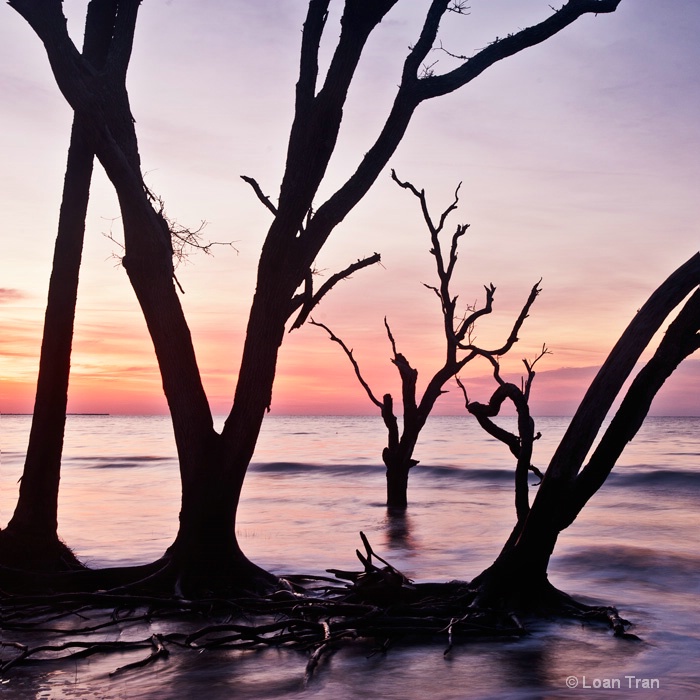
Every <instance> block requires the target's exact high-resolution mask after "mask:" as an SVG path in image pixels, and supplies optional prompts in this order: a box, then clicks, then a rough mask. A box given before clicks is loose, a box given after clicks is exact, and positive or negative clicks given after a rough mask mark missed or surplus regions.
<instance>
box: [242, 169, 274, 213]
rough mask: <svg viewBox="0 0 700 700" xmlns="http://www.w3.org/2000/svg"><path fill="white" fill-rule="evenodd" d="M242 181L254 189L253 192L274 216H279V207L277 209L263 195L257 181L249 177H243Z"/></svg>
mask: <svg viewBox="0 0 700 700" xmlns="http://www.w3.org/2000/svg"><path fill="white" fill-rule="evenodd" d="M241 180H243V182H247V183H248V184H249V185H250V186H251V187H252V188H253V192H255V195H256V196H257V198H258V199H259V200H260V201H261V202H262V203H263V205H264V206H265V207H266V208H267V209H269V210H270V211H271V212H272V215H273V216H277V207H275V205H274V204H273V203H272V202H271V201H270V198H269V197H268V196H267V195H266V194H263V191H262V189H261V187H260V185H259V184H258V182H257V180H255V179H254V178H252V177H248V176H247V175H241Z"/></svg>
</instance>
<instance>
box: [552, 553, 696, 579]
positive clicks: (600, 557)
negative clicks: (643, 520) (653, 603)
mask: <svg viewBox="0 0 700 700" xmlns="http://www.w3.org/2000/svg"><path fill="white" fill-rule="evenodd" d="M558 560H559V561H560V562H564V563H565V565H566V567H570V568H571V569H574V570H579V571H598V572H606V571H607V572H617V573H624V574H625V575H626V576H630V575H631V576H634V577H636V578H637V579H638V580H642V581H644V580H646V581H663V579H664V578H669V577H672V576H682V577H687V578H688V579H693V580H697V572H698V569H699V568H700V558H698V557H696V556H691V555H687V554H680V553H672V552H666V551H661V550H658V549H651V548H648V547H634V546H629V545H619V546H615V547H586V548H584V549H581V550H579V551H577V552H573V553H571V554H564V555H561V556H559V557H558Z"/></svg>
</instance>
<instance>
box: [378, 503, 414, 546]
mask: <svg viewBox="0 0 700 700" xmlns="http://www.w3.org/2000/svg"><path fill="white" fill-rule="evenodd" d="M384 525H385V529H384V535H385V537H384V546H385V547H386V548H387V549H399V548H400V549H407V550H409V551H413V550H415V548H416V542H415V540H414V538H413V534H412V523H411V517H410V516H409V514H408V512H407V511H406V510H405V509H400V508H387V509H386V518H385V520H384Z"/></svg>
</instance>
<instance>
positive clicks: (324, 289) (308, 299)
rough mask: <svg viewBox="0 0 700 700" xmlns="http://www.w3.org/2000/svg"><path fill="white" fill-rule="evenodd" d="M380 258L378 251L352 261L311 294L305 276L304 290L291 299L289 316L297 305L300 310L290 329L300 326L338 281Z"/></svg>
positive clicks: (311, 290)
mask: <svg viewBox="0 0 700 700" xmlns="http://www.w3.org/2000/svg"><path fill="white" fill-rule="evenodd" d="M381 259H382V256H381V255H380V254H379V253H374V254H373V255H370V256H369V257H367V258H362V260H358V261H357V262H354V263H352V265H348V266H347V267H346V268H345V269H344V270H341V271H340V272H336V273H335V274H334V275H331V276H330V277H329V278H328V279H327V280H326V282H324V284H322V285H321V287H320V289H319V290H318V291H317V292H316V294H313V282H311V283H310V284H309V280H310V277H307V283H306V284H305V289H304V292H303V293H302V294H299V295H297V297H295V298H294V299H292V305H293V308H292V311H291V312H290V316H291V315H292V314H293V313H294V311H296V309H298V308H299V306H301V311H300V312H299V315H298V316H297V318H296V320H295V321H294V323H293V324H292V327H291V328H290V331H291V330H294V329H296V328H301V326H303V325H304V323H305V322H306V319H307V318H308V317H309V314H310V313H311V312H312V311H313V310H314V308H315V307H316V306H317V305H318V304H319V302H320V301H321V299H323V297H324V296H325V295H326V294H328V292H330V291H331V289H333V287H334V286H335V285H336V284H337V283H338V282H340V281H341V280H345V279H347V278H348V277H350V275H352V274H353V273H354V272H358V271H359V270H362V269H363V268H365V267H369V266H370V265H374V264H375V263H378V262H380V261H381Z"/></svg>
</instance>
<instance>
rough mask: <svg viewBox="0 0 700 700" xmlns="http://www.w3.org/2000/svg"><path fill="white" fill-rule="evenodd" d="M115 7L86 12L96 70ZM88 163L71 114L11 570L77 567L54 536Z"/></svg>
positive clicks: (4, 535)
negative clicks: (64, 172) (71, 123)
mask: <svg viewBox="0 0 700 700" xmlns="http://www.w3.org/2000/svg"><path fill="white" fill-rule="evenodd" d="M116 5H117V3H116V1H115V0H106V1H101V2H91V3H90V5H89V7H88V12H87V17H86V21H85V38H84V44H83V53H82V56H83V59H84V60H85V61H86V62H87V63H88V64H90V65H92V66H93V68H94V69H95V70H101V69H102V68H103V67H104V63H105V60H106V57H107V50H108V48H109V43H110V39H111V35H112V32H111V30H112V23H113V18H114V13H115V11H116ZM93 160H94V154H93V150H92V147H91V145H90V143H89V139H88V137H87V134H86V131H85V127H84V125H83V124H82V123H81V118H80V116H78V115H76V116H75V118H74V121H73V128H72V131H71V139H70V145H69V147H68V161H67V164H66V174H65V180H64V184H63V199H62V203H61V210H60V214H59V220H58V232H57V235H56V243H55V247H54V257H53V268H52V272H51V279H50V281H49V292H48V301H47V304H46V313H45V318H44V332H43V338H42V343H41V356H40V361H39V375H38V378H37V388H36V397H35V401H34V412H33V415H32V426H31V431H30V434H29V443H28V446H27V454H26V457H25V463H24V471H23V474H22V481H21V483H20V491H19V499H18V501H17V506H16V508H15V512H14V515H13V517H12V519H11V520H10V522H9V523H8V525H7V527H6V528H5V530H3V531H2V532H0V552H1V553H2V554H1V556H2V559H3V561H4V562H6V563H14V564H15V565H19V564H23V565H24V566H34V567H38V568H49V569H50V568H55V567H57V566H59V567H60V566H62V565H67V566H78V563H77V561H76V560H75V558H74V557H73V556H72V555H71V553H70V551H69V550H68V549H67V548H66V547H65V546H63V545H62V544H61V542H60V541H59V538H58V532H57V520H58V483H59V479H60V474H61V454H62V450H63V437H64V431H65V423H66V406H67V402H68V380H69V376H70V361H71V348H72V341H73V325H74V320H75V306H76V300H77V295H78V276H79V271H80V260H81V256H82V249H83V236H84V233H85V215H86V212H87V206H88V199H89V195H90V181H91V179H92V169H93ZM61 562H63V564H61Z"/></svg>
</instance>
